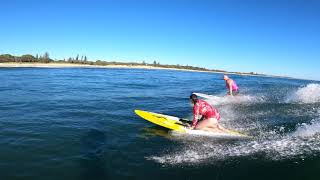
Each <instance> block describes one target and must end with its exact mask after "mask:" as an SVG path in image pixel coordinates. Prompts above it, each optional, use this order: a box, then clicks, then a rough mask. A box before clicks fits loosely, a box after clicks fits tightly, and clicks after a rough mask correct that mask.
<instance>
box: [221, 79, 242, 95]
mask: <svg viewBox="0 0 320 180" xmlns="http://www.w3.org/2000/svg"><path fill="white" fill-rule="evenodd" d="M223 79H224V80H225V81H226V87H227V89H228V91H229V92H228V93H227V94H228V95H230V96H235V95H238V94H239V87H238V85H237V84H236V82H235V81H234V80H233V79H230V78H229V77H228V76H227V75H223Z"/></svg>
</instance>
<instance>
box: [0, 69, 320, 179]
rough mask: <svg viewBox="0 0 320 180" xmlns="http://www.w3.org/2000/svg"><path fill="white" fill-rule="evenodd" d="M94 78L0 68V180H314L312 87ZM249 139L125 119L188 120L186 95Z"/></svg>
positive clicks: (91, 73)
mask: <svg viewBox="0 0 320 180" xmlns="http://www.w3.org/2000/svg"><path fill="white" fill-rule="evenodd" d="M231 78H233V79H234V80H235V81H236V82H237V83H238V85H239V86H240V91H241V94H240V95H239V96H237V97H235V98H231V97H225V93H226V89H225V84H224V81H223V80H222V75H221V74H214V73H200V72H184V71H173V70H142V69H101V68H0V180H18V179H23V180H58V179H59V180H107V179H137V180H140V179H152V180H158V179H159V180H160V179H161V180H164V179H165V180H169V179H174V180H180V179H181V180H182V179H183V180H187V179H188V180H189V179H197V180H198V179H206V180H209V179H210V180H212V179H223V180H229V179H230V180H231V179H245V180H257V179H259V180H260V179H268V180H270V179H272V180H275V179H281V180H283V179H290V180H295V179H297V180H298V179H299V180H302V179H303V180H306V179H310V180H311V179H312V180H316V179H320V82H316V81H307V80H296V79H280V78H270V77H253V76H238V75H231ZM191 92H198V93H204V94H209V95H213V97H212V98H209V99H207V101H208V102H209V103H211V104H212V105H214V106H215V107H216V108H217V109H218V110H219V111H220V112H221V116H222V119H221V123H222V124H223V125H224V126H225V127H228V128H232V129H235V130H238V131H240V132H243V133H246V134H248V135H251V136H254V138H253V139H250V140H221V139H220V140H219V139H214V138H212V137H205V136H192V135H181V134H177V133H172V132H170V131H167V130H166V129H164V128H162V127H158V126H155V125H153V124H151V123H149V122H148V121H145V120H143V119H141V118H140V117H138V116H137V115H136V114H135V113H134V109H142V110H147V111H152V112H158V113H163V114H168V115H173V116H178V117H182V118H189V119H191V117H192V112H191V106H190V104H189V99H188V97H189V95H190V93H191Z"/></svg>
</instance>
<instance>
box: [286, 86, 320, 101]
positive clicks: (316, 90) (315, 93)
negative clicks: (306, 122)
mask: <svg viewBox="0 0 320 180" xmlns="http://www.w3.org/2000/svg"><path fill="white" fill-rule="evenodd" d="M287 102H298V103H316V102H320V84H308V85H307V86H305V87H301V88H299V89H298V90H297V91H295V92H293V94H291V95H290V96H289V97H288V98H287Z"/></svg>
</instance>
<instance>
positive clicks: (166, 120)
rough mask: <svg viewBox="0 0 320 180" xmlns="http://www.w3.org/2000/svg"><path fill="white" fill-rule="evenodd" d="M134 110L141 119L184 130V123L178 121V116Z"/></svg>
mask: <svg viewBox="0 0 320 180" xmlns="http://www.w3.org/2000/svg"><path fill="white" fill-rule="evenodd" d="M134 112H135V113H136V114H137V115H139V116H140V117H142V118H143V119H145V120H147V121H150V122H152V123H154V124H157V125H159V126H162V127H165V128H168V129H171V130H175V131H179V132H186V128H185V126H186V124H185V123H183V122H181V121H179V118H176V117H173V116H167V115H163V114H158V113H153V112H147V111H141V110H135V111H134Z"/></svg>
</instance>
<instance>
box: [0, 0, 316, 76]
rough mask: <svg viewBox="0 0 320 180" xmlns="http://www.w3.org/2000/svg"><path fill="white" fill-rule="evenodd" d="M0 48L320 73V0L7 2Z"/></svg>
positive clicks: (13, 51)
mask: <svg viewBox="0 0 320 180" xmlns="http://www.w3.org/2000/svg"><path fill="white" fill-rule="evenodd" d="M0 20H1V28H0V54H2V53H10V54H14V55H22V54H27V53H30V54H34V55H35V54H37V53H39V54H42V53H44V52H46V51H48V52H49V54H50V55H51V58H56V59H61V58H68V57H70V56H73V57H74V56H76V55H77V54H79V55H87V56H88V58H89V60H97V59H103V60H117V61H137V62H141V61H143V60H145V61H147V62H150V63H151V62H153V60H156V61H159V62H160V63H162V64H184V65H187V64H188V65H194V66H200V67H206V68H211V69H224V70H228V71H244V72H251V71H254V72H259V73H267V74H277V75H289V76H293V77H299V78H308V79H318V80H320V73H319V72H318V68H319V66H320V61H319V57H320V43H319V42H320V1H318V0H192V1H191V0H176V1H175V0H158V1H157V0H104V1H103V0H101V1H98V0H87V1H81V0H78V1H75V0H69V1H68V0H54V1H53V0H52V1H46V0H2V1H1V11H0Z"/></svg>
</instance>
